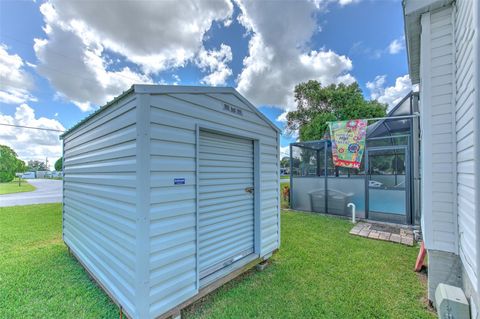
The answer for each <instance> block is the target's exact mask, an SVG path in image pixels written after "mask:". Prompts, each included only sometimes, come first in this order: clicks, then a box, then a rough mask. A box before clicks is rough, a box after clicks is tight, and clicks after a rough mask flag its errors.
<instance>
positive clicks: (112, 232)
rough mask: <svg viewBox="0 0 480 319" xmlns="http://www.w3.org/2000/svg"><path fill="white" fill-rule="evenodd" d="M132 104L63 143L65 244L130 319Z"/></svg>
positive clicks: (124, 102)
mask: <svg viewBox="0 0 480 319" xmlns="http://www.w3.org/2000/svg"><path fill="white" fill-rule="evenodd" d="M136 103H137V101H136V99H135V97H134V96H132V95H129V96H127V97H125V98H123V99H121V100H119V101H118V102H117V104H116V105H112V106H111V107H109V108H108V109H107V110H105V111H103V112H101V113H99V114H98V115H96V116H94V117H92V118H91V119H90V120H89V121H87V122H86V123H84V124H83V125H82V126H81V127H79V128H78V129H77V130H75V131H74V132H72V133H71V134H68V135H67V136H66V137H65V138H64V174H65V175H64V214H63V239H64V241H65V243H66V244H67V245H68V246H69V247H70V248H71V250H72V251H73V253H74V254H75V255H76V256H77V257H78V258H79V260H80V261H81V262H82V263H83V264H84V265H85V266H86V267H87V269H88V270H89V272H90V273H91V274H93V276H94V277H95V278H96V279H97V280H98V281H99V282H100V283H101V284H102V285H103V286H104V287H105V288H106V289H107V290H108V291H109V293H110V294H111V295H112V296H113V297H114V299H116V301H117V302H119V303H120V304H121V305H122V307H123V308H124V309H125V311H126V312H127V313H128V314H129V315H130V316H132V317H136V316H135V312H134V305H133V300H134V296H135V292H134V287H135V265H136V257H135V230H136V216H135V214H136V207H135V203H136V182H135V181H136V175H135V169H136V157H135V152H136V150H135V149H136V124H135V121H136Z"/></svg>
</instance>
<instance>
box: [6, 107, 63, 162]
mask: <svg viewBox="0 0 480 319" xmlns="http://www.w3.org/2000/svg"><path fill="white" fill-rule="evenodd" d="M0 122H1V123H6V124H12V125H22V126H31V127H40V128H49V129H55V130H62V131H63V130H65V128H64V127H63V125H62V124H61V123H60V122H58V121H57V120H55V119H49V118H46V117H36V116H35V111H34V110H33V108H31V107H30V106H28V105H27V104H22V105H20V106H18V107H17V108H16V111H15V114H14V115H13V116H10V115H5V114H2V113H0ZM60 134H61V133H58V132H53V131H44V130H34V129H27V128H19V127H11V126H2V129H1V130H0V144H3V145H8V146H10V147H11V148H12V149H13V150H15V152H17V154H18V156H19V157H20V159H22V160H25V161H27V160H45V158H46V157H48V158H49V161H50V163H54V162H55V160H57V158H59V157H60V156H61V155H62V146H61V143H60V141H59V138H58V137H59V135H60Z"/></svg>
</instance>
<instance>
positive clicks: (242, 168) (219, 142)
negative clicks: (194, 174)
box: [198, 130, 254, 278]
mask: <svg viewBox="0 0 480 319" xmlns="http://www.w3.org/2000/svg"><path fill="white" fill-rule="evenodd" d="M198 160H199V181H198V182H199V199H198V204H199V207H198V209H199V267H200V278H204V277H206V276H208V275H210V274H211V273H213V272H215V271H217V270H219V269H221V268H223V267H226V266H228V265H230V264H231V263H233V262H235V261H237V260H239V259H241V258H243V257H245V256H247V255H249V254H251V253H253V249H254V204H253V200H254V198H253V192H248V190H251V189H253V185H254V174H253V165H254V161H253V141H252V140H248V139H241V138H236V137H231V136H226V135H221V134H217V133H212V132H207V131H202V130H201V131H200V138H199V158H198Z"/></svg>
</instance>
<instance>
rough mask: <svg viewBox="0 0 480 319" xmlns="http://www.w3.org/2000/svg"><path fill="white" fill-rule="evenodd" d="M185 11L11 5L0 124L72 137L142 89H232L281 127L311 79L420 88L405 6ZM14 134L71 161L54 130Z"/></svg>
mask: <svg viewBox="0 0 480 319" xmlns="http://www.w3.org/2000/svg"><path fill="white" fill-rule="evenodd" d="M91 3H93V2H90V4H91ZM175 3H176V2H172V3H166V2H159V3H152V2H140V3H138V4H132V3H129V2H123V3H122V4H121V5H109V6H107V5H106V2H105V3H103V4H102V3H97V6H99V7H94V6H92V5H89V4H82V2H72V3H70V2H64V3H57V2H56V1H49V2H41V1H38V2H33V1H2V2H0V46H1V47H0V53H1V56H0V63H1V64H0V122H2V123H10V124H18V125H31V126H40V127H50V128H57V129H64V128H65V129H66V128H69V127H71V126H73V125H74V124H75V123H77V122H78V121H79V120H81V119H82V118H84V117H85V116H87V115H88V114H89V113H90V112H92V111H93V110H95V108H97V107H98V106H99V105H101V104H102V103H105V102H106V101H107V100H108V99H111V98H112V97H114V96H115V95H118V94H119V93H121V91H122V90H125V89H127V88H128V87H129V86H130V85H131V84H132V82H137V83H138V82H151V83H165V84H185V85H221V86H224V85H226V86H232V87H235V88H237V89H238V90H239V91H240V92H241V93H242V94H244V95H245V96H246V97H247V98H248V99H250V100H251V101H252V102H253V103H254V104H255V105H257V106H258V107H259V109H260V111H262V112H263V113H264V114H266V116H267V117H268V118H270V119H271V120H272V121H274V122H275V123H276V124H277V125H278V126H280V127H283V122H281V121H278V120H277V119H278V117H279V116H281V114H282V113H284V112H285V111H286V110H292V109H294V108H295V104H294V102H293V99H292V90H293V87H294V85H295V84H296V83H298V82H301V81H306V80H308V79H317V80H320V81H322V82H323V83H326V84H329V83H338V82H346V83H350V82H351V81H354V80H356V81H358V83H359V84H360V86H361V88H362V89H363V91H364V95H365V97H366V98H375V99H378V100H379V101H381V102H384V103H387V104H389V105H393V104H395V102H396V101H398V99H399V98H401V97H402V96H403V95H405V94H406V93H407V92H408V91H409V90H410V85H409V81H408V75H407V73H408V71H407V58H406V52H405V49H404V39H403V18H402V7H401V1H394V0H391V1H389V0H383V1H372V0H317V1H315V2H310V1H298V2H286V1H279V2H272V1H269V2H262V3H259V2H256V3H255V2H248V1H240V0H239V1H234V2H230V1H229V0H225V2H222V1H215V2H203V3H198V4H194V5H190V3H189V2H184V3H182V6H181V7H176V5H175ZM110 4H111V3H110ZM176 4H177V5H178V3H176ZM147 5H148V6H147ZM142 6H145V8H142ZM150 6H157V8H153V7H150ZM136 17H139V19H136ZM140 17H141V18H140ZM130 18H131V19H130ZM140 20H141V21H142V22H139V23H135V22H134V21H140ZM124 21H128V22H124ZM160 21H161V22H160ZM179 21H182V22H183V21H188V22H189V23H185V24H183V23H181V24H180V25H179ZM142 37H144V39H141V38H142ZM139 38H140V39H139ZM35 39H37V40H35ZM148 40H150V43H149V41H148ZM35 43H36V44H35ZM4 128H5V127H3V128H2V133H0V144H8V145H10V146H12V147H13V148H14V149H15V150H17V152H18V153H19V154H20V156H21V157H22V158H23V159H32V158H38V159H42V158H45V157H56V156H58V155H59V154H60V150H61V149H60V146H59V144H58V140H57V139H56V138H57V136H56V135H55V133H41V132H38V131H32V130H26V129H25V130H20V129H13V128H7V129H4ZM293 139H294V137H289V136H284V137H283V138H282V146H283V147H286V146H287V145H288V143H289V142H290V141H292V140H293ZM31 141H35V143H36V144H35V145H36V147H32V143H31Z"/></svg>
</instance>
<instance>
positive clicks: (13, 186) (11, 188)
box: [0, 180, 35, 195]
mask: <svg viewBox="0 0 480 319" xmlns="http://www.w3.org/2000/svg"><path fill="white" fill-rule="evenodd" d="M34 190H35V186H33V185H30V184H29V183H28V182H27V181H25V180H22V182H21V183H20V186H18V180H14V181H12V182H10V183H0V195H3V194H12V193H22V192H31V191H34Z"/></svg>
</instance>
